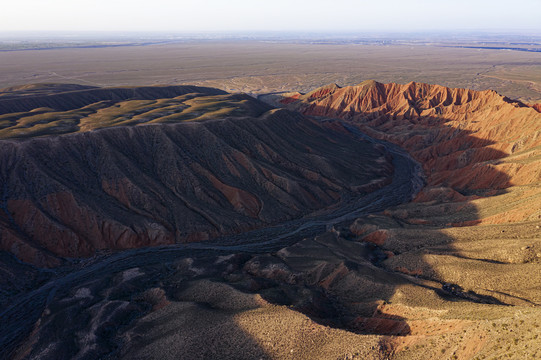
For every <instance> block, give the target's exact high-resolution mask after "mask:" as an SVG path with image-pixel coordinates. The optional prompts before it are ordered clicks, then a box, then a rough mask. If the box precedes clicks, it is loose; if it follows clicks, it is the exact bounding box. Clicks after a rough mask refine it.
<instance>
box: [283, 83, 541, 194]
mask: <svg viewBox="0 0 541 360" xmlns="http://www.w3.org/2000/svg"><path fill="white" fill-rule="evenodd" d="M283 103H284V104H287V106H288V107H290V108H293V109H296V110H300V111H301V112H303V113H304V114H308V115H317V116H325V117H333V118H341V119H345V120H350V121H351V122H352V123H354V124H355V125H357V126H358V127H360V128H361V129H362V130H363V131H365V132H366V133H367V134H369V135H371V136H372V137H376V138H380V139H384V140H387V141H390V142H393V143H396V144H398V145H400V146H402V147H403V148H405V149H406V150H408V151H409V152H410V153H411V154H412V155H413V157H415V158H416V159H417V160H419V161H420V162H421V163H422V164H423V165H424V170H425V172H426V174H427V175H428V185H430V186H439V187H441V186H446V187H451V188H453V189H464V190H472V189H487V188H491V189H502V188H507V187H509V186H510V185H521V184H531V183H534V182H536V181H538V179H539V178H541V173H540V170H541V166H540V164H539V161H537V163H534V162H533V161H534V160H535V159H536V157H538V152H539V150H538V147H539V146H540V145H541V114H539V113H538V112H537V111H536V110H535V109H534V108H531V107H528V106H526V105H524V104H522V103H520V102H518V101H511V100H509V99H508V98H505V97H503V96H501V95H499V94H497V93H496V92H494V91H491V90H487V91H473V90H467V89H450V88H446V87H443V86H439V85H429V84H421V83H415V82H411V83H409V84H406V85H400V84H392V83H391V84H381V83H377V82H375V81H365V82H363V83H361V84H359V85H357V86H347V87H343V88H340V87H337V86H336V85H334V84H333V85H329V86H325V87H323V88H321V89H316V90H314V91H312V92H310V93H308V94H306V95H301V96H296V97H295V98H287V99H285V100H284V101H283ZM504 159H505V160H504ZM436 195H437V196H439V195H438V194H436ZM423 196H424V197H426V196H427V193H426V192H425V193H424V194H423Z"/></svg>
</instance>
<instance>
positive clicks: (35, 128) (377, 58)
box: [0, 36, 541, 360]
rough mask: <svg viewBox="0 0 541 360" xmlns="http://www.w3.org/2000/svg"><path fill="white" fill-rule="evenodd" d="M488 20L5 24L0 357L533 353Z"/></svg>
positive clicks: (519, 54) (528, 138) (540, 211)
mask: <svg viewBox="0 0 541 360" xmlns="http://www.w3.org/2000/svg"><path fill="white" fill-rule="evenodd" d="M498 39H499V40H498V41H497V42H496V41H494V39H493V38H490V39H485V40H483V39H479V38H471V37H462V38H453V40H452V41H451V40H441V39H440V38H438V39H426V38H424V37H423V38H420V39H419V38H415V39H409V38H408V39H401V40H392V41H391V40H388V39H387V38H384V39H374V38H369V39H365V40H363V41H360V40H357V39H354V40H351V39H349V38H348V39H347V40H337V39H334V38H333V39H323V40H321V39H320V40H317V39H312V38H306V37H303V38H301V39H300V40H299V39H290V38H286V39H282V38H276V37H269V38H264V39H256V38H249V39H244V38H243V39H192V40H189V41H188V40H185V39H182V40H178V41H176V40H174V41H173V40H168V41H162V42H160V41H154V40H153V41H147V40H145V42H138V41H135V42H129V43H128V42H126V43H118V44H116V43H115V45H114V46H113V45H111V42H108V43H107V44H102V43H94V42H93V43H85V42H82V43H81V44H80V43H77V44H73V43H65V42H61V41H59V42H57V43H52V45H51V43H50V42H47V43H45V42H44V43H42V44H37V45H36V44H34V43H32V44H30V45H28V44H26V43H24V42H22V43H17V42H10V43H7V42H1V41H0V88H2V89H1V90H0V194H1V197H0V324H1V326H0V349H2V350H1V352H0V358H2V359H358V360H360V359H507V358H511V359H539V358H541V338H540V335H541V38H540V37H536V36H531V37H529V38H527V39H526V40H525V39H524V38H520V39H518V40H517V39H516V38H514V37H511V38H498ZM0 40H1V39H0ZM316 40H317V41H316ZM123 41H124V40H123ZM130 41H131V40H130ZM14 44H15V45H14Z"/></svg>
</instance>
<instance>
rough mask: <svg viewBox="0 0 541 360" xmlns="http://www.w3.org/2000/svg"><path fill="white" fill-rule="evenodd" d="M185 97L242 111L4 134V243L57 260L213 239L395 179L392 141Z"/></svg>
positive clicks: (0, 214) (35, 259) (235, 99)
mask: <svg viewBox="0 0 541 360" xmlns="http://www.w3.org/2000/svg"><path fill="white" fill-rule="evenodd" d="M100 91H105V92H107V91H109V90H101V89H100ZM115 91H116V90H114V91H112V92H113V93H115ZM137 91H138V92H139V91H142V92H145V91H147V88H143V89H142V90H139V89H138V90H137ZM76 98H78V95H77V96H76ZM176 99H177V100H178V99H179V98H176ZM164 101H166V100H164ZM194 101H195V102H196V103H194ZM132 102H134V101H133V100H131V101H128V102H127V106H128V105H129V104H130V103H132ZM183 104H187V105H186V107H187V108H188V109H193V107H195V106H198V107H197V111H196V112H197V115H196V116H197V117H198V119H200V120H201V119H205V118H206V117H205V115H206V114H210V116H209V118H220V116H219V115H217V114H215V113H214V112H215V111H221V110H223V109H225V108H227V106H229V108H230V109H231V111H230V112H226V113H223V114H226V115H228V116H227V118H222V119H221V120H209V121H198V122H187V123H182V121H180V123H178V121H177V123H176V124H175V123H174V122H173V120H171V119H170V118H167V117H161V118H156V119H155V120H157V121H155V122H154V123H155V124H154V123H153V125H147V126H115V125H118V123H115V122H112V123H111V124H110V126H111V127H109V128H107V129H101V130H98V131H86V132H82V133H76V134H67V135H62V136H44V137H40V138H32V139H28V140H9V141H7V140H5V141H1V142H0V179H1V183H2V184H3V185H2V186H3V188H2V189H0V191H1V193H2V197H1V199H2V202H1V211H0V232H1V234H2V237H1V238H2V249H4V250H7V251H11V252H12V253H14V254H16V255H17V256H18V257H19V258H20V259H23V260H25V261H28V262H32V263H34V264H39V265H47V266H51V265H55V264H58V261H57V259H56V257H57V256H60V257H81V256H89V255H92V254H93V253H94V252H95V251H96V250H98V249H126V248H133V247H141V246H151V245H159V244H172V243H179V242H191V241H201V240H207V239H210V238H214V237H216V236H220V235H226V234H235V233H239V232H243V231H246V230H249V229H254V228H259V227H263V226H268V225H271V224H276V223H279V222H282V221H285V220H288V219H292V218H296V217H300V216H303V215H306V214H308V213H311V212H313V211H315V210H319V209H323V208H326V207H329V206H331V205H334V204H337V203H339V202H340V201H341V200H343V199H345V198H348V197H351V196H356V195H360V194H363V193H366V192H369V191H373V190H375V189H377V188H379V187H381V186H383V185H385V184H387V183H388V182H389V181H390V177H389V176H390V175H391V173H392V166H391V165H390V163H389V162H388V160H389V156H388V155H387V154H386V153H385V151H384V150H382V148H381V147H377V146H374V145H372V144H370V143H368V142H365V141H359V140H358V139H355V138H353V137H352V136H349V135H346V134H343V133H340V132H334V131H329V130H328V129H325V128H324V127H322V126H321V125H320V124H318V123H316V122H314V121H311V120H308V119H306V118H305V117H303V116H301V115H299V114H294V113H291V112H289V111H287V110H270V111H269V110H268V109H269V108H268V106H266V105H265V104H263V103H260V102H258V101H257V100H255V99H253V98H250V97H248V96H246V95H224V96H219V97H216V96H202V95H200V94H199V95H198V96H197V98H193V99H188V100H185V101H184V102H183ZM121 106H122V105H121ZM216 109H217V110H216ZM194 111H195V110H194ZM265 111H266V112H265ZM219 114H222V112H219ZM260 114H262V115H260ZM259 115H260V116H259ZM67 116H68V117H70V116H72V115H67ZM222 116H225V115H222ZM127 118H128V120H129V119H130V118H134V117H133V116H132V117H130V116H127ZM83 120H84V121H87V124H93V123H92V122H91V120H90V117H87V118H86V119H83ZM83 120H81V122H80V123H82V122H83ZM156 122H157V123H156ZM166 123H167V124H166ZM122 124H125V123H122ZM130 124H131V125H135V124H133V123H130ZM136 124H140V123H136ZM89 129H91V127H90V128H89Z"/></svg>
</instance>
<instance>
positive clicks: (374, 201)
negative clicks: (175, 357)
mask: <svg viewBox="0 0 541 360" xmlns="http://www.w3.org/2000/svg"><path fill="white" fill-rule="evenodd" d="M317 121H321V122H328V121H340V122H341V123H342V125H343V126H344V128H345V129H347V131H349V132H350V133H351V135H352V136H355V137H356V138H358V139H359V140H363V141H370V142H372V143H375V144H380V145H383V146H384V147H385V148H386V150H387V151H388V152H390V153H391V154H392V156H393V166H394V173H393V178H392V182H391V183H390V184H389V185H387V186H385V187H383V188H380V189H379V190H376V191H374V192H372V193H369V194H368V195H363V196H359V197H357V198H351V199H347V200H344V201H343V202H342V203H341V204H339V206H336V207H334V208H333V209H332V210H328V211H327V212H318V213H317V215H308V216H305V217H302V218H299V219H294V220H290V221H287V222H285V223H282V224H279V225H276V226H271V227H266V228H262V229H258V230H253V231H249V232H245V233H242V234H237V235H233V236H225V237H221V238H217V239H214V240H212V241H206V242H202V243H191V244H178V245H171V246H160V247H149V248H141V249H133V250H125V251H122V252H118V253H113V254H110V255H106V256H100V257H98V258H96V259H93V260H92V261H84V262H81V263H80V264H79V265H72V266H71V267H69V268H60V269H55V270H54V274H53V275H52V277H51V280H49V281H48V282H47V283H45V284H43V285H42V286H40V287H39V288H37V289H35V290H32V291H30V292H27V293H24V294H21V295H19V296H18V297H16V298H15V299H13V301H12V303H11V304H10V306H9V307H7V308H6V309H4V310H3V311H2V312H1V313H0V324H1V326H0V349H2V352H3V353H4V354H10V353H12V352H13V351H14V350H15V349H16V348H17V346H18V344H19V343H20V342H21V341H22V340H23V339H24V338H25V337H26V336H28V334H29V333H30V332H31V331H32V329H33V326H34V324H35V323H36V321H37V320H38V319H39V317H40V316H41V314H42V312H43V310H44V309H45V308H46V307H47V306H48V304H49V303H50V302H51V301H52V300H53V299H54V297H55V294H57V293H64V292H67V291H69V290H70V289H71V288H73V287H74V286H76V285H77V284H80V283H83V282H85V281H88V280H89V279H92V278H99V277H101V276H105V275H107V274H113V273H117V272H121V271H124V270H127V269H130V268H134V267H144V266H151V265H156V264H167V263H169V262H173V261H176V260H178V259H179V258H184V257H190V258H198V257H208V256H213V255H216V256H218V255H228V254H232V253H248V254H263V253H273V252H276V251H278V250H280V249H282V248H284V247H287V246H290V245H292V244H294V243H296V242H298V241H300V240H302V239H304V238H308V237H313V236H316V235H318V234H321V233H323V232H325V231H327V230H329V229H330V228H332V227H333V226H335V225H337V224H340V223H343V222H346V221H348V220H353V219H356V218H358V217H360V216H364V215H367V214H370V213H377V212H381V211H383V210H385V209H386V208H388V207H391V206H396V205H399V204H402V203H405V202H408V201H411V199H412V198H413V197H414V196H415V195H416V194H417V193H418V192H419V191H420V190H421V188H422V187H423V185H424V175H423V171H422V166H421V165H420V164H419V163H418V162H417V161H415V160H414V159H412V158H411V157H410V156H409V155H408V153H407V152H406V151H404V150H403V149H401V148H400V147H398V146H397V145H394V144H391V143H389V142H386V141H382V140H377V139H373V138H371V137H369V136H367V135H365V134H364V133H362V132H361V131H359V130H358V129H357V128H356V127H354V126H353V125H351V124H349V123H347V122H345V121H342V120H337V119H328V118H317ZM7 356H9V355H7ZM0 358H2V356H0Z"/></svg>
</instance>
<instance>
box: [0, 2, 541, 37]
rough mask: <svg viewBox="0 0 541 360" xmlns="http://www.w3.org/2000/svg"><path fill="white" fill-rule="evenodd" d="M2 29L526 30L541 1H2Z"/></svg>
mask: <svg viewBox="0 0 541 360" xmlns="http://www.w3.org/2000/svg"><path fill="white" fill-rule="evenodd" d="M2 3H3V4H2V6H1V7H0V11H1V12H0V31H172V32H237V31H241V32H242V31H337V32H338V31H373V32H381V31H402V32H416V31H434V30H444V31H445V30H453V31H463V30H466V31H467V30H488V31H498V32H506V31H519V32H520V31H524V32H530V33H532V32H533V33H537V34H541V0H513V1H509V0H505V1H503V0H370V1H369V0H356V1H355V0H309V1H304V0H272V1H262V0H146V1H141V0H3V1H2Z"/></svg>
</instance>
